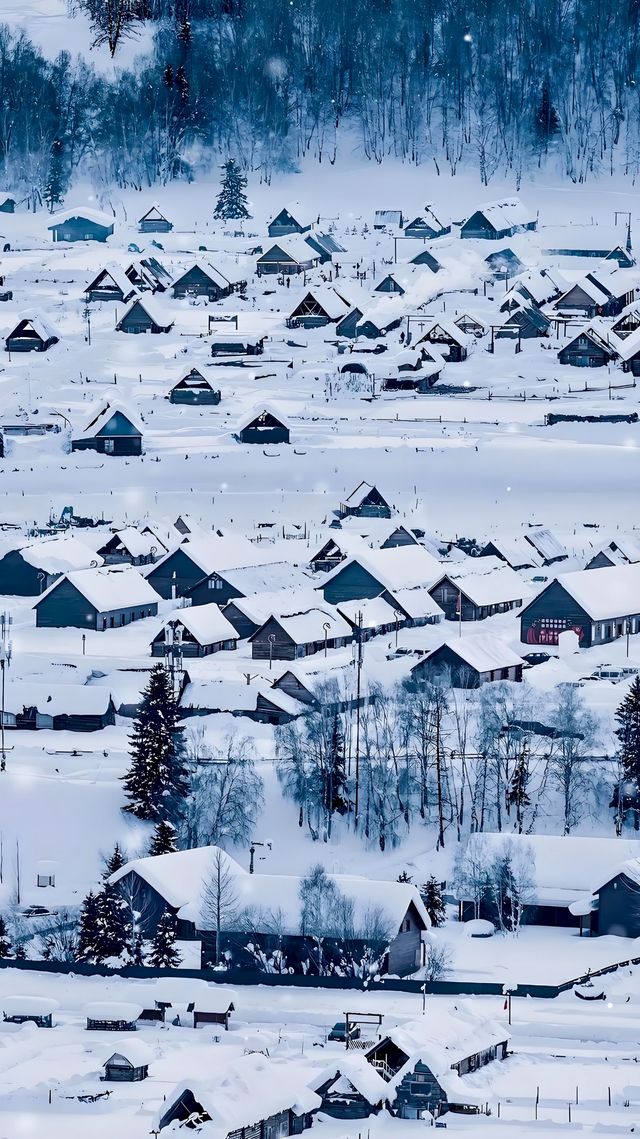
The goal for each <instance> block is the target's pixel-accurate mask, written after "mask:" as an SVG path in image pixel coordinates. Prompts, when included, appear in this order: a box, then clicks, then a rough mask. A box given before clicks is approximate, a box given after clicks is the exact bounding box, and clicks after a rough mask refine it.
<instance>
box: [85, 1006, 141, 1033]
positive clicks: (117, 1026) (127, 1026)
mask: <svg viewBox="0 0 640 1139" xmlns="http://www.w3.org/2000/svg"><path fill="white" fill-rule="evenodd" d="M84 1014H85V1016H86V1018H87V1028H88V1029H89V1031H94V1032H135V1031H136V1028H137V1022H138V1020H139V1018H140V1016H141V1015H142V1005H138V1004H133V1003H130V1002H128V1001H93V1002H92V1003H91V1004H88V1005H85V1009H84Z"/></svg>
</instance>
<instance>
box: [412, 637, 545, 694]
mask: <svg viewBox="0 0 640 1139" xmlns="http://www.w3.org/2000/svg"><path fill="white" fill-rule="evenodd" d="M523 667H524V661H523V660H522V658H521V657H519V656H518V655H517V653H514V652H513V651H512V650H511V649H510V648H509V646H508V645H507V644H505V642H504V641H503V640H501V639H500V638H499V637H495V636H493V635H492V634H485V633H478V634H474V635H471V636H469V637H458V638H454V639H451V640H448V641H443V643H442V644H441V645H438V646H437V647H436V648H435V649H432V650H431V652H429V653H427V655H426V656H424V657H422V658H421V659H420V660H419V661H418V663H417V664H415V665H414V666H413V668H412V669H411V676H412V678H413V680H415V681H422V680H431V679H433V678H435V677H437V676H439V675H442V674H445V675H446V676H447V677H448V678H449V677H450V680H451V685H452V686H453V687H454V688H480V686H481V685H482V684H487V683H490V682H492V681H494V680H511V681H515V682H518V681H521V680H522V669H523Z"/></svg>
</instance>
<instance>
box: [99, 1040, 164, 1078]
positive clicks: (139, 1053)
mask: <svg viewBox="0 0 640 1139" xmlns="http://www.w3.org/2000/svg"><path fill="white" fill-rule="evenodd" d="M152 1059H153V1053H152V1051H151V1049H150V1048H149V1046H148V1045H147V1044H145V1043H144V1042H143V1041H141V1040H132V1041H130V1042H129V1041H127V1043H126V1044H123V1045H122V1047H121V1048H119V1049H118V1050H117V1051H116V1052H112V1053H111V1055H110V1056H109V1058H108V1059H107V1060H105V1062H104V1076H103V1079H104V1080H106V1081H107V1083H110V1084H113V1083H115V1084H123V1083H126V1084H137V1083H139V1082H140V1081H141V1080H146V1079H147V1076H148V1075H149V1064H150V1063H151V1061H152Z"/></svg>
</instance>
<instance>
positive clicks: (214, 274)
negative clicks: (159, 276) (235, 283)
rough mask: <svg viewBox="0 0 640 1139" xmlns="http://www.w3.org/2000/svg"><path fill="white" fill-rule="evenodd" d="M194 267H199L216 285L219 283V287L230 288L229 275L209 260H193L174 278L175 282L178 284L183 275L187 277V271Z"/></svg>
mask: <svg viewBox="0 0 640 1139" xmlns="http://www.w3.org/2000/svg"><path fill="white" fill-rule="evenodd" d="M193 269H199V270H200V272H201V273H203V274H204V276H205V277H208V278H209V280H210V281H211V282H212V283H213V284H214V285H217V287H218V288H219V289H228V288H229V285H230V284H231V282H230V281H229V280H228V279H227V277H225V276H224V275H223V274H222V273H221V272H220V270H219V269H216V267H215V265H212V264H211V263H210V262H209V261H192V263H191V264H190V265H188V266H187V268H186V269H184V270H183V272H181V273H178V275H177V276H176V277H175V278H174V280H173V284H174V285H177V284H178V282H179V281H181V280H182V278H183V277H186V275H187V273H190V272H191V271H192V270H193Z"/></svg>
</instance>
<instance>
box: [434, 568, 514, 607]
mask: <svg viewBox="0 0 640 1139" xmlns="http://www.w3.org/2000/svg"><path fill="white" fill-rule="evenodd" d="M488 560H489V559H488V558H481V559H478V560H477V561H479V562H486V561H488ZM476 564H477V562H476ZM443 576H446V577H448V578H449V580H450V581H452V582H453V583H454V584H455V585H456V586H458V587H459V589H460V591H461V592H462V593H463V594H464V596H465V597H468V598H469V601H471V602H473V604H474V605H479V606H483V605H500V604H501V602H503V601H504V602H510V601H520V600H523V599H524V598H526V597H530V596H531V590H530V588H529V586H528V585H526V584H525V582H524V581H523V580H522V578H520V577H518V575H517V573H516V572H515V570H512V569H511V566H505V565H503V564H502V563H501V565H500V568H499V569H494V570H491V571H490V572H489V573H482V572H477V573H469V572H466V567H465V569H461V568H460V567H458V566H457V565H456V566H452V568H451V569H450V570H449V571H448V573H447V574H446V575H443Z"/></svg>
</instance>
